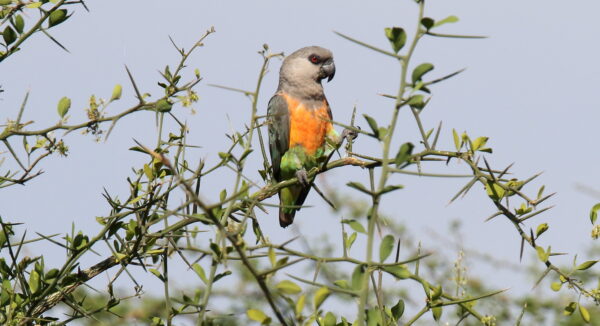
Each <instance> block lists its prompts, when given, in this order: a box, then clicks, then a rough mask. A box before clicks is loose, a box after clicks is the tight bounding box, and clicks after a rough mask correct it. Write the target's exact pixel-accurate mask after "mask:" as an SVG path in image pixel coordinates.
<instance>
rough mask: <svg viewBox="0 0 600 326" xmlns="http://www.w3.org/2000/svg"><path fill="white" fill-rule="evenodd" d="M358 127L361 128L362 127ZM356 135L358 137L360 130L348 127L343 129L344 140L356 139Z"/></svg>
mask: <svg viewBox="0 0 600 326" xmlns="http://www.w3.org/2000/svg"><path fill="white" fill-rule="evenodd" d="M357 128H358V129H359V130H360V127H357ZM356 137H358V132H357V131H356V130H352V129H348V128H346V129H344V131H342V140H344V139H346V141H348V142H350V141H351V140H354V139H356Z"/></svg>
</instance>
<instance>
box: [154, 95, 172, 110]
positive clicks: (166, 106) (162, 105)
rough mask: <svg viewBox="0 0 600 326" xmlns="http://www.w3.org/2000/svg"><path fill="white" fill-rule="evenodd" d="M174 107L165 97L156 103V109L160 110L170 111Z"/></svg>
mask: <svg viewBox="0 0 600 326" xmlns="http://www.w3.org/2000/svg"><path fill="white" fill-rule="evenodd" d="M172 107H173V103H171V102H169V100H168V99H165V98H163V99H161V100H159V101H158V102H156V105H155V109H156V111H158V112H169V111H171V108H172Z"/></svg>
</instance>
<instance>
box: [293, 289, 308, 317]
mask: <svg viewBox="0 0 600 326" xmlns="http://www.w3.org/2000/svg"><path fill="white" fill-rule="evenodd" d="M305 302H306V295H304V294H303V295H301V296H300V297H299V298H298V301H297V302H296V307H295V309H294V312H295V313H296V316H300V315H302V310H304V303H305Z"/></svg>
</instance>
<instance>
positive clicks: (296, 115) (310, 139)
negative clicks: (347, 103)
mask: <svg viewBox="0 0 600 326" xmlns="http://www.w3.org/2000/svg"><path fill="white" fill-rule="evenodd" d="M288 109H289V113H290V143H289V148H292V147H294V146H296V145H300V146H302V147H303V148H304V150H306V152H307V153H308V154H310V155H314V154H315V152H316V151H317V149H318V148H319V147H321V146H323V144H324V143H325V136H326V135H327V132H328V131H329V129H330V128H331V122H330V121H329V114H328V110H327V104H326V102H324V103H323V105H322V106H321V107H320V108H317V109H309V108H306V107H305V106H304V105H302V104H301V103H299V102H298V101H289V100H288Z"/></svg>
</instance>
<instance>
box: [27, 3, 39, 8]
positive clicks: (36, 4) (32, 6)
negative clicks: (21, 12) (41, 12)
mask: <svg viewBox="0 0 600 326" xmlns="http://www.w3.org/2000/svg"><path fill="white" fill-rule="evenodd" d="M41 6H42V3H41V2H33V3H30V4H28V5H26V6H25V7H27V8H32V9H34V8H39V7H41Z"/></svg>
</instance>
